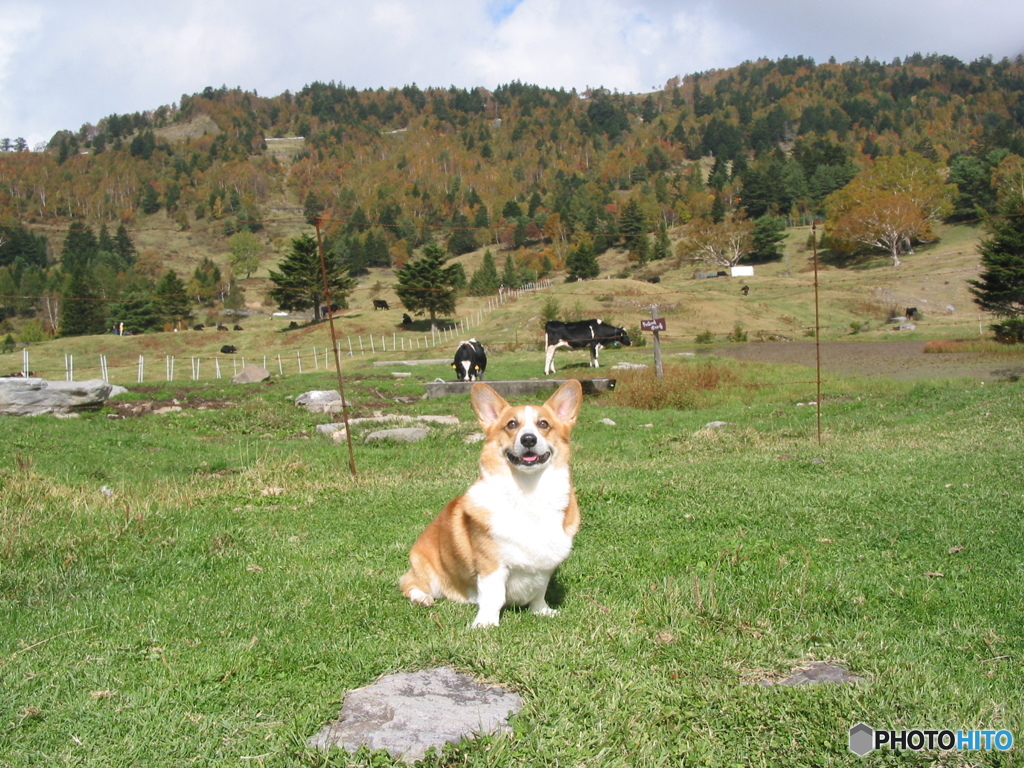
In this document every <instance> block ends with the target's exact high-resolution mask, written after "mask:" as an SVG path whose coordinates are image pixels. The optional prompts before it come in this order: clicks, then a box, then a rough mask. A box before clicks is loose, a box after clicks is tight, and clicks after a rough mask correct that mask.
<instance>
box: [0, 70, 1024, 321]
mask: <svg viewBox="0 0 1024 768" xmlns="http://www.w3.org/2000/svg"><path fill="white" fill-rule="evenodd" d="M298 137H301V139H299V138H298ZM286 139H287V140H286ZM275 140H277V141H275ZM283 140H286V141H283ZM23 145H24V142H19V141H18V140H16V139H4V140H3V141H2V142H0V148H3V149H5V150H7V151H3V152H0V316H3V317H15V316H17V317H32V316H37V317H39V318H40V319H41V320H44V323H43V324H44V325H45V326H46V329H47V330H49V331H52V330H53V329H54V328H55V327H57V326H59V325H60V321H59V313H58V312H57V311H56V310H55V309H54V308H53V305H54V304H56V303H57V301H58V299H59V297H60V296H61V295H68V294H67V290H68V285H69V281H71V279H72V276H75V277H76V279H77V283H76V288H75V290H76V291H78V292H81V291H86V292H88V295H90V296H97V297H100V298H103V299H105V300H108V301H128V300H132V301H139V302H142V304H141V305H140V307H142V305H144V304H145V303H146V301H147V300H148V299H149V298H151V297H152V296H154V295H157V294H158V292H157V282H158V281H159V280H162V279H165V278H166V272H167V267H168V263H167V262H165V261H163V260H162V255H161V251H160V247H159V243H156V244H154V243H152V242H150V243H148V244H147V245H148V248H147V249H142V248H140V247H138V245H139V243H138V233H139V232H140V231H142V230H143V229H145V228H146V227H147V226H148V225H150V224H152V222H154V221H159V222H161V223H162V225H163V226H164V227H165V228H166V230H167V231H168V232H169V233H170V232H171V231H173V232H192V233H202V243H204V246H203V247H205V248H208V250H209V258H208V259H207V261H208V262H209V263H206V262H205V261H204V262H203V263H202V264H200V266H202V268H203V270H205V271H204V272H201V270H200V269H199V268H198V267H197V268H196V272H195V274H185V275H183V276H182V278H183V280H184V281H186V284H187V281H188V280H189V279H190V278H191V279H192V281H193V283H192V284H191V285H190V286H189V289H188V290H189V291H191V293H192V294H193V296H194V300H195V301H200V302H202V301H210V302H213V301H217V302H225V301H226V302H228V303H230V302H231V301H232V299H231V298H230V297H231V293H232V290H233V288H232V286H233V285H235V284H236V283H237V279H238V278H241V277H245V276H246V275H245V274H244V272H245V269H246V264H247V262H246V261H245V258H244V255H245V253H246V252H247V251H246V249H245V248H244V247H243V245H245V244H246V243H245V242H243V241H246V242H247V243H248V246H249V251H248V252H249V253H251V252H252V249H256V250H257V251H258V250H259V249H261V248H262V249H264V252H270V253H274V252H276V250H279V249H280V246H281V243H280V242H277V243H274V242H269V241H268V240H269V238H268V231H269V229H270V227H271V225H272V224H273V223H275V222H277V221H281V220H285V219H287V220H289V221H291V222H293V223H294V222H297V223H299V224H301V221H302V219H306V220H307V221H312V220H314V219H319V220H320V221H321V222H322V224H323V228H324V233H325V235H326V242H327V245H328V250H329V252H330V253H331V254H332V258H335V259H337V260H338V261H339V263H341V264H343V265H344V266H345V267H346V268H347V269H348V270H349V271H350V272H351V273H352V274H353V275H358V274H360V273H365V272H366V271H367V270H368V269H373V268H377V267H393V268H394V267H400V266H401V265H402V264H404V263H405V262H406V261H408V260H409V259H410V258H411V257H412V256H413V255H414V254H415V253H417V252H418V249H420V248H422V247H423V246H424V245H425V244H427V243H430V242H437V243H440V244H441V245H444V246H445V247H446V248H447V249H448V250H449V251H450V252H451V253H452V254H456V255H458V254H461V253H466V252H469V251H473V250H476V249H478V248H481V247H484V246H488V247H491V248H494V249H495V250H496V251H507V252H509V253H514V254H515V255H516V263H517V265H518V267H519V270H520V274H521V275H523V276H524V277H529V276H534V275H538V274H540V275H543V274H545V273H551V272H552V271H559V270H565V269H567V268H568V271H569V273H570V274H571V275H575V276H579V277H585V276H587V273H586V272H585V271H580V270H576V269H575V268H574V262H573V259H574V258H575V259H576V260H577V261H579V260H580V259H581V258H582V257H583V256H588V257H589V256H591V255H593V254H600V253H602V252H603V251H605V250H606V249H607V248H609V247H623V248H627V249H628V250H629V252H630V254H631V257H632V259H633V261H634V262H636V263H637V264H638V265H642V264H643V263H645V262H647V261H649V260H652V259H658V258H664V257H666V256H668V255H670V254H671V253H673V252H674V251H673V249H674V248H675V243H676V242H677V241H681V240H684V239H685V238H686V237H692V234H688V233H687V230H686V229H685V228H682V227H683V225H684V224H686V223H687V222H691V221H712V222H717V223H722V222H726V223H728V222H740V221H747V222H751V223H753V222H755V221H758V220H764V219H765V217H782V218H783V219H785V218H790V219H797V220H803V221H806V220H807V218H808V217H810V216H824V215H826V214H827V213H828V211H827V210H826V204H825V200H826V198H828V196H829V195H830V194H832V193H835V192H837V191H838V190H842V189H843V188H844V187H846V185H847V184H849V183H850V182H851V181H852V180H854V179H855V177H857V176H858V174H860V173H862V172H864V171H866V170H868V169H870V168H873V167H874V166H875V165H876V161H878V160H879V159H884V158H887V157H890V156H901V155H909V156H913V157H914V158H917V157H920V158H921V162H922V163H924V165H922V166H920V167H924V168H927V169H930V170H933V171H937V172H939V173H940V174H941V176H942V181H943V183H944V184H945V187H944V189H945V190H946V191H945V192H943V193H942V194H944V195H945V196H946V198H948V199H945V202H944V203H943V205H942V206H938V207H936V208H935V210H934V211H933V213H935V214H936V215H937V216H939V217H941V218H942V219H944V220H947V221H949V220H954V221H955V220H961V221H965V220H977V219H978V218H979V217H981V216H982V215H983V214H984V212H985V211H988V210H992V209H993V207H994V205H995V202H996V192H995V190H994V188H993V179H994V178H998V177H999V175H1000V174H1005V173H1006V172H1007V171H1006V169H1007V167H1008V166H1007V162H1008V158H1009V159H1010V161H1012V162H1016V163H1017V165H1016V166H1013V164H1012V162H1011V163H1010V167H1012V168H1019V167H1020V156H1024V61H1022V60H1021V59H1018V60H1017V61H1008V60H1003V61H1000V62H995V61H992V60H988V59H981V60H978V61H974V62H971V63H969V64H968V63H963V62H960V61H958V60H956V59H954V58H951V57H946V56H937V55H929V56H922V55H919V54H918V55H914V56H911V57H908V58H907V59H906V60H904V61H899V60H897V61H894V62H892V63H890V64H882V63H880V62H877V61H871V60H866V61H854V62H851V63H843V64H839V63H834V62H830V63H825V64H818V63H815V62H814V61H812V60H809V59H805V58H803V57H797V58H786V59H782V60H779V61H774V62H773V61H757V62H746V63H744V64H741V65H740V66H738V67H735V68H733V69H728V70H716V71H711V72H705V73H699V74H693V75H688V76H686V77H683V78H674V79H672V80H671V81H669V82H668V83H666V84H665V86H664V88H662V89H661V90H659V91H657V92H653V93H649V94H620V93H611V92H607V91H600V90H597V91H593V92H587V93H582V94H580V93H576V92H566V91H564V90H552V89H545V88H540V87H537V86H532V85H527V84H522V83H518V82H515V83H511V84H508V85H503V86H501V87H498V88H497V89H495V90H494V91H493V92H491V91H487V90H484V89H482V88H478V89H475V90H463V89H457V88H454V87H453V88H449V89H421V88H419V87H417V86H416V85H408V86H406V87H404V88H401V89H390V90H384V89H379V90H367V91H357V90H355V89H353V88H348V87H345V86H344V85H341V84H336V83H313V84H311V85H307V86H305V87H303V88H302V89H301V90H299V91H297V92H295V93H289V92H286V93H283V94H281V95H278V96H273V97H264V96H258V95H256V94H254V93H247V92H243V91H240V90H236V89H228V88H224V87H222V88H216V89H215V88H207V89H205V90H204V91H203V92H202V93H198V94H195V95H191V96H182V98H181V100H180V102H179V103H177V104H172V105H167V106H162V107H159V108H156V109H154V110H153V111H152V112H147V113H144V114H142V113H139V114H133V115H110V116H108V117H106V118H103V119H101V120H98V122H97V123H96V124H95V125H93V124H89V123H86V124H84V125H83V126H82V127H81V128H79V129H78V130H70V129H69V130H66V131H61V132H59V133H58V134H57V135H55V136H54V137H53V138H52V140H51V141H50V142H49V145H48V147H47V149H46V150H45V151H42V152H28V151H17V150H18V149H24V146H23ZM1015 156H1016V157H1015ZM915 167H917V166H915ZM950 184H953V185H955V187H950V186H949V185H950ZM837 210H838V209H837ZM72 224H74V225H75V226H74V227H72ZM779 226H781V225H779ZM764 231H768V235H767V238H768V240H769V241H770V240H771V234H770V232H771V227H767V230H765V228H762V234H763V232H764ZM69 233H70V234H69ZM113 233H116V235H115V234H113ZM72 235H73V236H74V237H72ZM240 235H241V237H240ZM928 235H929V230H928V229H927V228H919V229H917V230H915V231H914V233H912V235H909V236H906V237H905V239H906V240H907V241H908V243H909V241H910V240H911V239H915V238H918V237H920V238H926V237H927V236H928ZM901 237H903V236H901ZM69 240H71V243H70V245H69ZM836 244H837V245H838V244H839V241H838V239H837V242H836ZM847 244H848V245H850V244H854V245H855V243H854V240H850V241H849V242H848V243H847ZM854 245H850V247H854ZM861 245H863V243H861ZM894 247H895V248H896V249H897V250H896V251H894V258H895V254H896V253H898V248H899V247H900V246H899V244H897V245H896V246H894ZM143 250H148V254H147V256H146V258H145V259H142V260H141V261H140V258H139V254H140V252H141V251H143ZM748 251H749V249H748ZM226 253H231V257H227V258H226V257H225V256H224V254H226ZM745 255H749V253H744V254H739V255H738V256H737V258H743V257H744V256H745ZM761 255H762V256H765V255H770V242H769V247H768V251H767V252H766V253H762V254H761ZM567 262H568V263H567ZM248 263H251V262H248ZM72 267H73V268H72ZM250 271H251V269H250ZM197 280H198V281H199V283H196V281H197ZM203 280H206V281H207V283H209V284H208V285H206V291H207V292H206V293H202V291H200V288H202V287H203V285H200V284H201V283H203ZM165 287H166V286H165ZM75 295H78V294H75ZM47 297H49V299H47ZM250 298H252V297H250ZM257 298H259V297H257ZM234 300H235V301H241V300H242V299H241V297H239V296H236V297H235V299H234ZM48 302H49V303H48ZM143 309H144V308H140V313H141V315H146V314H147V312H149V310H145V311H143ZM158 309H159V308H157V309H154V310H153V312H152V313H150V314H151V316H149V319H148V320H146V319H144V318H143V319H140V320H139V323H140V325H139V330H146V329H147V328H155V327H158V326H159V325H160V322H161V315H160V313H159V311H157V310H158ZM141 315H140V316H141ZM164 320H166V318H164ZM96 322H97V323H98V322H100V320H99V319H97V321H96Z"/></svg>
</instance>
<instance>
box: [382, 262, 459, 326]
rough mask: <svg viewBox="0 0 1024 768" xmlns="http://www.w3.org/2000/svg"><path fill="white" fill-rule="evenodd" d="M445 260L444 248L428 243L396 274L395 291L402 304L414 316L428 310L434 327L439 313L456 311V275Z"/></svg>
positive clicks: (448, 313)
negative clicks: (421, 252) (419, 253)
mask: <svg viewBox="0 0 1024 768" xmlns="http://www.w3.org/2000/svg"><path fill="white" fill-rule="evenodd" d="M444 262H445V251H444V247H443V246H441V245H438V244H437V243H429V244H428V245H427V246H426V247H424V249H423V254H422V255H421V256H420V257H419V258H418V259H413V260H412V261H409V262H407V263H406V264H405V266H403V267H402V268H401V269H399V270H398V271H397V272H396V273H395V277H397V278H398V285H397V286H396V287H395V293H397V294H398V298H399V299H400V300H401V302H402V304H403V305H404V306H405V308H406V309H407V310H409V311H410V312H412V313H413V314H414V315H423V314H424V313H426V314H427V315H428V316H429V317H430V324H431V326H432V327H434V326H436V320H437V316H438V315H450V314H453V313H454V312H455V286H454V283H455V281H456V280H457V277H456V275H455V272H454V268H453V267H446V266H445V264H444Z"/></svg>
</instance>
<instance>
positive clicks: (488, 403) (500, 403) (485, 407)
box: [469, 381, 508, 429]
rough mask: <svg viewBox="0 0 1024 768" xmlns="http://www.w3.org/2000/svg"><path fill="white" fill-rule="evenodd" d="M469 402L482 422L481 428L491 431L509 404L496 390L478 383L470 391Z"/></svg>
mask: <svg viewBox="0 0 1024 768" xmlns="http://www.w3.org/2000/svg"><path fill="white" fill-rule="evenodd" d="M469 400H470V402H471V403H472V404H473V410H474V411H476V417H477V418H478V419H479V420H480V426H482V427H483V428H484V429H489V428H490V426H491V425H492V424H494V422H496V421H497V420H498V417H499V416H500V415H501V412H502V411H504V410H505V409H506V408H508V402H506V400H505V398H503V397H502V396H501V395H499V394H498V393H497V392H496V391H494V389H492V388H491V387H489V386H487V385H486V384H484V383H483V382H479V381H478V382H477V383H476V384H474V385H473V389H472V390H471V391H470V395H469Z"/></svg>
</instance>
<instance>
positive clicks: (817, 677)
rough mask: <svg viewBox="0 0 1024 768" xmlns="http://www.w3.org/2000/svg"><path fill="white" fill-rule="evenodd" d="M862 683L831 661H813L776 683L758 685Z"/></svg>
mask: <svg viewBox="0 0 1024 768" xmlns="http://www.w3.org/2000/svg"><path fill="white" fill-rule="evenodd" d="M862 682H864V678H863V677H861V676H860V675H855V674H853V673H852V672H850V670H848V669H846V667H843V666H841V665H839V664H836V663H835V662H833V661H815V662H812V663H811V665H810V666H809V667H806V668H804V669H798V670H795V671H794V672H793V674H791V675H790V676H789V677H787V678H785V679H784V680H780V681H779V682H777V683H774V682H772V681H771V680H762V681H761V683H760V684H761V685H764V686H771V685H787V686H803V685H823V684H826V683H850V684H853V685H856V684H858V683H862Z"/></svg>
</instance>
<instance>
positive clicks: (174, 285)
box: [153, 269, 192, 327]
mask: <svg viewBox="0 0 1024 768" xmlns="http://www.w3.org/2000/svg"><path fill="white" fill-rule="evenodd" d="M153 300H154V302H155V303H156V307H157V309H158V310H159V313H160V317H161V319H162V321H163V322H164V323H169V324H171V325H173V326H175V327H178V326H179V325H187V324H188V321H189V320H190V319H191V318H192V310H191V309H190V306H191V302H190V301H189V298H188V293H187V289H186V287H185V283H184V282H183V281H182V279H181V278H180V277H178V273H177V272H175V271H174V270H173V269H169V270H167V271H166V272H165V273H164V275H163V277H161V278H160V282H158V283H157V284H156V295H155V296H154V297H153Z"/></svg>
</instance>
